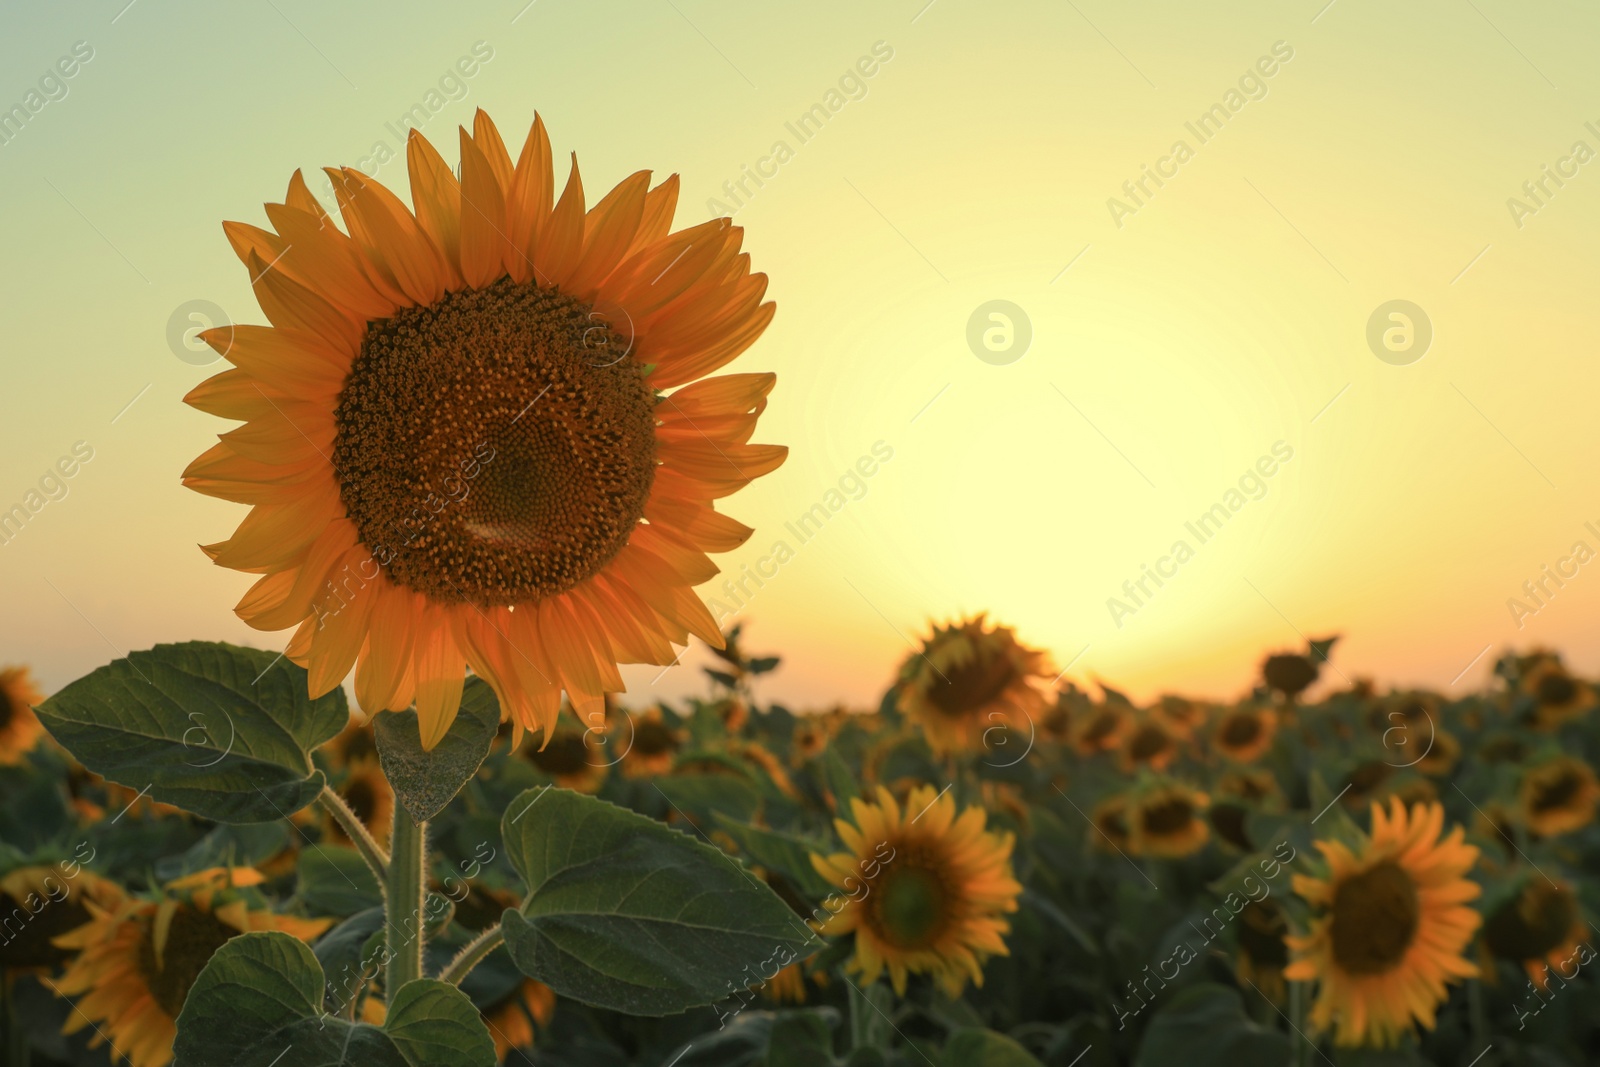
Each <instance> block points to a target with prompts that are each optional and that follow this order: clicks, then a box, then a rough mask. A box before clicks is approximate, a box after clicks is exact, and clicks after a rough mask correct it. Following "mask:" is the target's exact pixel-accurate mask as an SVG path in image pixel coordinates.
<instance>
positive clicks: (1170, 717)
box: [1155, 694, 1209, 737]
mask: <svg viewBox="0 0 1600 1067" xmlns="http://www.w3.org/2000/svg"><path fill="white" fill-rule="evenodd" d="M1155 712H1156V714H1157V715H1160V716H1161V717H1162V718H1163V719H1165V720H1166V722H1167V725H1168V726H1170V727H1172V729H1173V732H1174V733H1177V734H1180V735H1182V736H1184V737H1191V736H1193V735H1194V732H1195V731H1196V730H1198V729H1200V727H1202V726H1204V725H1205V722H1206V717H1207V715H1208V714H1209V712H1208V709H1207V708H1206V705H1204V704H1202V703H1200V702H1199V701H1198V700H1190V699H1189V698H1188V697H1180V696H1172V695H1171V694H1168V695H1167V696H1164V697H1162V698H1161V699H1160V700H1159V701H1158V702H1157V703H1156V706H1155Z"/></svg>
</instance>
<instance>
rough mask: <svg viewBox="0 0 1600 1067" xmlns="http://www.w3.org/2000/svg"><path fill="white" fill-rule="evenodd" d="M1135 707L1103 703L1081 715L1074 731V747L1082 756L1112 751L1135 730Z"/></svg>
mask: <svg viewBox="0 0 1600 1067" xmlns="http://www.w3.org/2000/svg"><path fill="white" fill-rule="evenodd" d="M1133 724H1134V716H1133V709H1132V708H1130V707H1128V706H1126V705H1124V704H1101V705H1099V706H1097V707H1095V708H1093V709H1092V710H1090V711H1089V712H1088V713H1087V714H1085V715H1082V716H1079V717H1078V720H1077V724H1076V726H1075V728H1074V729H1073V732H1072V747H1073V748H1074V749H1076V750H1077V752H1078V755H1080V756H1092V755H1094V754H1095V753H1096V752H1112V751H1115V750H1116V749H1117V748H1119V747H1120V746H1121V745H1122V742H1123V739H1124V738H1126V737H1127V736H1128V734H1130V733H1132V732H1133Z"/></svg>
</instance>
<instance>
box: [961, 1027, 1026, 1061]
mask: <svg viewBox="0 0 1600 1067" xmlns="http://www.w3.org/2000/svg"><path fill="white" fill-rule="evenodd" d="M940 1062H941V1067H1039V1061H1038V1060H1037V1059H1036V1058H1034V1056H1033V1054H1032V1053H1030V1052H1029V1051H1028V1050H1027V1049H1025V1048H1023V1047H1022V1046H1021V1045H1019V1044H1017V1043H1016V1042H1015V1041H1013V1040H1012V1039H1011V1038H1009V1037H1007V1036H1006V1035H1005V1034H997V1033H995V1032H994V1031H993V1030H980V1029H978V1028H977V1027H969V1028H968V1029H965V1030H957V1031H956V1032H955V1033H953V1034H951V1035H950V1040H948V1041H946V1042H945V1046H944V1055H943V1056H942V1057H941V1058H940Z"/></svg>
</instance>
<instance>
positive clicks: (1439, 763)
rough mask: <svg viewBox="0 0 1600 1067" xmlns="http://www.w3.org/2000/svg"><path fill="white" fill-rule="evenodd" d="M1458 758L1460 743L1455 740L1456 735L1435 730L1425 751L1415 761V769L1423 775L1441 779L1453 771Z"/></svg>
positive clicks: (1446, 731) (1459, 756)
mask: <svg viewBox="0 0 1600 1067" xmlns="http://www.w3.org/2000/svg"><path fill="white" fill-rule="evenodd" d="M1460 758H1461V742H1460V741H1457V740H1456V735H1455V734H1452V733H1450V732H1449V731H1448V730H1437V731H1435V732H1434V735H1433V741H1432V743H1431V744H1429V745H1428V747H1427V751H1426V752H1425V753H1424V754H1423V755H1422V756H1421V757H1420V758H1418V759H1417V762H1416V768H1417V770H1419V771H1421V772H1422V773H1423V774H1429V775H1433V776H1434V777H1443V776H1444V775H1447V774H1449V773H1450V772H1451V771H1452V770H1454V769H1455V765H1456V761H1457V760H1459V759H1460Z"/></svg>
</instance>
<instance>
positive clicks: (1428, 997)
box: [1284, 799, 1480, 1046]
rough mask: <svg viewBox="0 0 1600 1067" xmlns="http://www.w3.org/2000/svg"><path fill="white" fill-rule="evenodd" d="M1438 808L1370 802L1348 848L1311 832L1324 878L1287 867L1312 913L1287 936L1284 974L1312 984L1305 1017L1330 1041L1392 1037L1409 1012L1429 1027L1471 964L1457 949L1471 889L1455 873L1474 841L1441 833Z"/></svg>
mask: <svg viewBox="0 0 1600 1067" xmlns="http://www.w3.org/2000/svg"><path fill="white" fill-rule="evenodd" d="M1443 828H1444V808H1443V807H1441V806H1440V805H1438V804H1418V805H1416V806H1415V807H1413V808H1411V809H1410V811H1409V812H1408V811H1407V809H1406V807H1405V805H1403V804H1402V803H1400V801H1399V800H1398V799H1392V800H1391V801H1390V805H1389V810H1388V812H1387V813H1385V811H1384V809H1383V806H1382V805H1380V804H1373V805H1372V833H1371V835H1370V836H1369V837H1368V838H1367V840H1366V841H1365V842H1364V844H1363V845H1362V846H1361V849H1360V853H1359V854H1357V853H1355V852H1352V851H1351V849H1350V848H1349V847H1347V846H1346V845H1345V844H1344V843H1342V842H1340V841H1318V842H1316V845H1317V849H1318V851H1320V852H1321V853H1322V856H1323V859H1324V860H1325V861H1326V863H1327V866H1328V873H1327V877H1325V878H1315V877H1312V876H1310V875H1304V874H1297V875H1295V876H1294V889H1295V892H1296V893H1298V894H1299V895H1300V896H1301V897H1302V898H1304V899H1305V900H1306V902H1307V903H1308V904H1310V905H1311V906H1312V908H1313V909H1316V910H1318V911H1319V912H1320V914H1318V915H1316V917H1314V918H1313V919H1312V921H1311V930H1310V932H1309V933H1308V934H1306V935H1304V936H1291V937H1290V938H1289V947H1290V949H1292V950H1293V952H1294V962H1293V963H1291V964H1290V965H1289V967H1288V968H1287V969H1286V970H1285V971H1284V976H1285V977H1286V978H1289V979H1291V980H1294V981H1302V982H1307V981H1313V980H1315V981H1316V982H1318V984H1319V989H1318V992H1317V999H1316V1002H1315V1003H1314V1004H1313V1006H1312V1009H1311V1021H1312V1023H1313V1024H1314V1025H1315V1026H1316V1028H1317V1029H1319V1030H1323V1031H1327V1030H1330V1029H1332V1030H1334V1040H1335V1042H1336V1043H1337V1044H1340V1045H1347V1046H1348V1045H1364V1044H1365V1045H1379V1046H1385V1045H1394V1044H1396V1043H1397V1042H1398V1041H1399V1040H1400V1037H1401V1035H1402V1034H1404V1033H1406V1032H1407V1031H1409V1030H1410V1028H1411V1024H1412V1022H1413V1021H1416V1022H1419V1023H1421V1024H1422V1025H1423V1026H1424V1027H1427V1028H1428V1029H1430V1030H1431V1029H1432V1028H1433V1022H1434V1013H1435V1011H1436V1010H1437V1009H1438V1006H1439V1004H1440V1003H1442V1002H1443V1000H1444V998H1445V995H1446V994H1445V984H1446V983H1447V982H1451V981H1454V980H1456V979H1460V978H1472V977H1476V976H1477V974H1478V968H1477V967H1475V966H1474V965H1473V964H1471V963H1470V962H1468V961H1467V960H1466V959H1465V958H1464V957H1463V955H1462V950H1463V949H1465V947H1466V946H1467V944H1468V942H1470V941H1471V940H1472V936H1473V934H1474V933H1475V932H1476V930H1477V928H1478V924H1479V922H1480V919H1479V916H1478V913H1477V912H1476V911H1475V910H1473V909H1472V908H1471V907H1469V906H1467V901H1469V900H1472V899H1474V898H1476V897H1477V896H1478V894H1479V892H1480V890H1479V888H1478V885H1477V883H1476V882H1472V881H1470V880H1468V879H1467V878H1466V877H1465V875H1466V873H1467V871H1469V870H1470V869H1471V868H1472V865H1473V863H1475V862H1476V861H1477V858H1478V850H1477V849H1476V848H1474V847H1473V846H1471V845H1467V844H1464V843H1463V842H1462V836H1463V830H1462V829H1461V827H1459V826H1458V827H1456V828H1455V829H1454V830H1452V831H1451V832H1450V835H1449V836H1448V837H1446V838H1445V839H1444V840H1440V838H1439V834H1440V832H1441V831H1442V830H1443Z"/></svg>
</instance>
